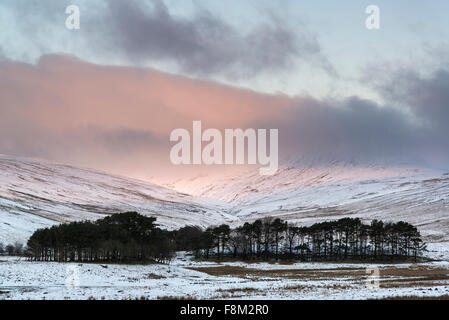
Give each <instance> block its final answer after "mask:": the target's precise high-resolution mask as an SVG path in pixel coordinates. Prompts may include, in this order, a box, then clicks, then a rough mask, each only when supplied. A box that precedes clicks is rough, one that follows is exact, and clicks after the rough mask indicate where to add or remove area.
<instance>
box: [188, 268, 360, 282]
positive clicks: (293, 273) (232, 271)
mask: <svg viewBox="0 0 449 320" xmlns="http://www.w3.org/2000/svg"><path fill="white" fill-rule="evenodd" d="M188 269H190V270H194V271H199V272H204V273H206V274H208V275H211V276H216V277H220V276H234V277H239V278H254V277H256V278H287V279H332V278H336V277H359V276H361V275H365V274H366V273H365V269H362V268H340V269H319V270H310V269H272V270H262V269H254V268H245V267H237V266H219V267H197V268H188Z"/></svg>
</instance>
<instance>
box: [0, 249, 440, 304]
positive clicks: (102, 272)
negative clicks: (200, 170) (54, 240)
mask: <svg viewBox="0 0 449 320" xmlns="http://www.w3.org/2000/svg"><path fill="white" fill-rule="evenodd" d="M373 267H378V268H379V278H369V274H368V273H371V271H367V268H373ZM203 270H204V271H203ZM76 275H78V276H76ZM76 279H79V281H77V280H76ZM377 280H378V281H379V282H378V283H379V287H377V286H376V281H377ZM448 294H449V262H447V261H440V262H432V263H420V264H398V265H389V264H382V265H371V264H347V263H344V264H335V263H294V264H276V263H253V264H246V263H243V262H223V263H215V262H196V261H192V260H191V259H190V258H189V257H186V256H185V255H183V254H180V255H179V256H178V257H177V258H176V259H175V260H174V261H173V262H172V263H171V265H170V266H167V265H145V266H142V265H112V264H108V265H100V264H78V263H54V262H28V261H24V260H23V259H22V260H19V259H18V258H14V257H8V258H7V257H0V299H58V300H60V299H108V300H109V299H141V298H145V299H167V298H190V299H381V298H388V297H401V296H423V297H429V296H430V297H434V296H441V295H448Z"/></svg>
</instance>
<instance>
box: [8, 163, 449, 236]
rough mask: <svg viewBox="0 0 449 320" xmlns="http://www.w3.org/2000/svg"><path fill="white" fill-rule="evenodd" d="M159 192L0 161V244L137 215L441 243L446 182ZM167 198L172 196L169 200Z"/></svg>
mask: <svg viewBox="0 0 449 320" xmlns="http://www.w3.org/2000/svg"><path fill="white" fill-rule="evenodd" d="M166 186H168V187H169V188H171V189H173V190H171V189H169V188H167V187H162V186H159V185H155V184H151V183H148V182H143V181H139V180H133V179H130V178H124V177H119V176H114V175H110V174H106V173H102V172H98V171H94V170H86V169H79V168H75V167H71V166H66V165H60V164H55V163H50V162H47V161H40V160H39V161H38V160H30V159H21V158H14V157H7V156H0V242H3V243H11V242H14V241H16V240H18V241H21V242H25V241H26V239H27V238H28V237H29V235H30V234H31V233H32V232H33V231H34V230H36V229H37V228H40V227H43V226H48V225H52V224H56V223H60V222H66V221H74V220H83V219H98V218H101V217H103V216H104V215H106V214H111V213H116V212H123V211H130V210H132V211H138V212H140V213H142V214H145V215H152V216H156V217H157V218H158V223H159V224H161V225H162V226H165V227H169V228H178V227H180V226H183V225H186V224H190V225H201V226H208V225H216V224H220V223H223V222H228V223H233V224H234V225H236V224H240V223H243V222H244V221H251V220H255V219H258V218H262V217H266V216H277V217H280V218H282V219H285V220H289V221H292V222H298V223H300V224H305V225H307V224H312V223H315V222H317V221H322V220H331V219H338V218H341V217H346V216H352V217H360V218H362V219H364V220H365V221H370V220H372V219H381V220H384V221H398V220H405V221H408V222H410V223H412V224H415V225H416V226H418V227H419V229H420V231H421V232H422V234H423V235H424V237H425V240H426V241H428V242H431V243H444V242H446V243H449V173H446V172H441V171H431V170H427V169H417V168H413V167H405V166H396V167H393V166H380V165H371V166H367V165H365V166H361V165H355V164H346V165H342V164H337V163H334V164H331V165H327V166H326V165H319V166H309V165H308V166H303V167H301V166H296V167H293V166H291V167H284V168H281V169H280V170H279V171H278V173H277V174H276V175H274V176H260V175H259V173H258V170H257V169H255V168H251V169H250V168H246V169H245V168H241V169H240V170H239V171H237V172H233V173H231V172H230V171H222V172H219V173H218V174H216V175H205V176H200V177H197V178H189V179H181V180H178V181H175V182H172V183H170V184H169V185H168V184H167V185H166ZM174 190H176V191H174Z"/></svg>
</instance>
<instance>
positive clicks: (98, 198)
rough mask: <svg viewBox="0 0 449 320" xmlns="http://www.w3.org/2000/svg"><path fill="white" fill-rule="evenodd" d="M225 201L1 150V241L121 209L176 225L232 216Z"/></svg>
mask: <svg viewBox="0 0 449 320" xmlns="http://www.w3.org/2000/svg"><path fill="white" fill-rule="evenodd" d="M225 209H226V207H223V206H222V205H221V204H220V203H218V202H216V201H207V200H202V199H197V198H195V197H192V196H190V195H187V194H184V193H180V192H176V191H172V190H169V189H167V188H164V187H160V186H157V185H154V184H151V183H148V182H143V181H139V180H134V179H130V178H124V177H119V176H114V175H109V174H106V173H102V172H98V171H94V170H87V169H79V168H75V167H72V166H67V165H61V164H55V163H50V162H46V161H38V160H31V159H21V158H15V157H8V156H0V242H3V243H4V244H6V243H13V242H15V241H21V242H25V241H26V240H27V239H28V237H29V236H30V235H31V234H32V233H33V232H34V231H35V230H36V229H38V228H41V227H46V226H49V225H53V224H57V223H61V222H69V221H75V220H86V219H98V218H101V217H103V216H104V215H107V214H111V213H118V212H123V211H138V212H139V213H142V214H145V215H151V216H155V217H157V223H158V224H160V225H162V226H165V227H169V228H177V227H180V226H183V225H186V224H194V225H202V226H206V225H211V224H215V223H216V222H217V221H228V222H230V221H233V220H235V219H236V218H235V217H233V216H231V215H229V214H226V210H225Z"/></svg>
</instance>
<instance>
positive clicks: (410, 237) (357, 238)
mask: <svg viewBox="0 0 449 320" xmlns="http://www.w3.org/2000/svg"><path fill="white" fill-rule="evenodd" d="M176 237H177V238H178V239H182V241H180V242H179V243H181V246H180V248H179V249H183V250H191V251H193V252H194V253H195V255H196V256H197V257H203V258H206V259H207V258H210V257H211V256H213V257H215V258H225V257H232V258H238V259H243V260H255V259H262V260H267V259H288V260H300V261H326V260H327V261H330V260H332V261H335V260H348V259H351V260H387V259H389V260H391V259H408V258H413V259H417V258H418V257H420V256H422V254H423V253H424V251H425V249H426V246H425V244H424V242H423V241H422V239H421V235H420V233H419V231H418V230H417V228H416V227H414V226H413V225H411V224H409V223H407V222H402V221H401V222H397V223H384V222H382V221H379V220H374V221H372V222H371V224H369V225H367V224H363V223H362V221H361V220H360V219H358V218H356V219H352V218H344V219H340V220H338V221H329V222H321V223H316V224H313V225H311V226H309V227H300V226H296V225H293V224H289V223H287V222H286V221H282V220H281V219H270V218H268V219H264V220H257V221H255V222H253V223H245V224H244V225H243V226H240V227H237V228H235V229H231V228H230V227H229V226H228V225H221V226H218V227H213V228H209V229H207V230H205V231H203V230H201V229H200V228H197V227H185V228H182V229H180V230H179V231H177V235H176Z"/></svg>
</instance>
